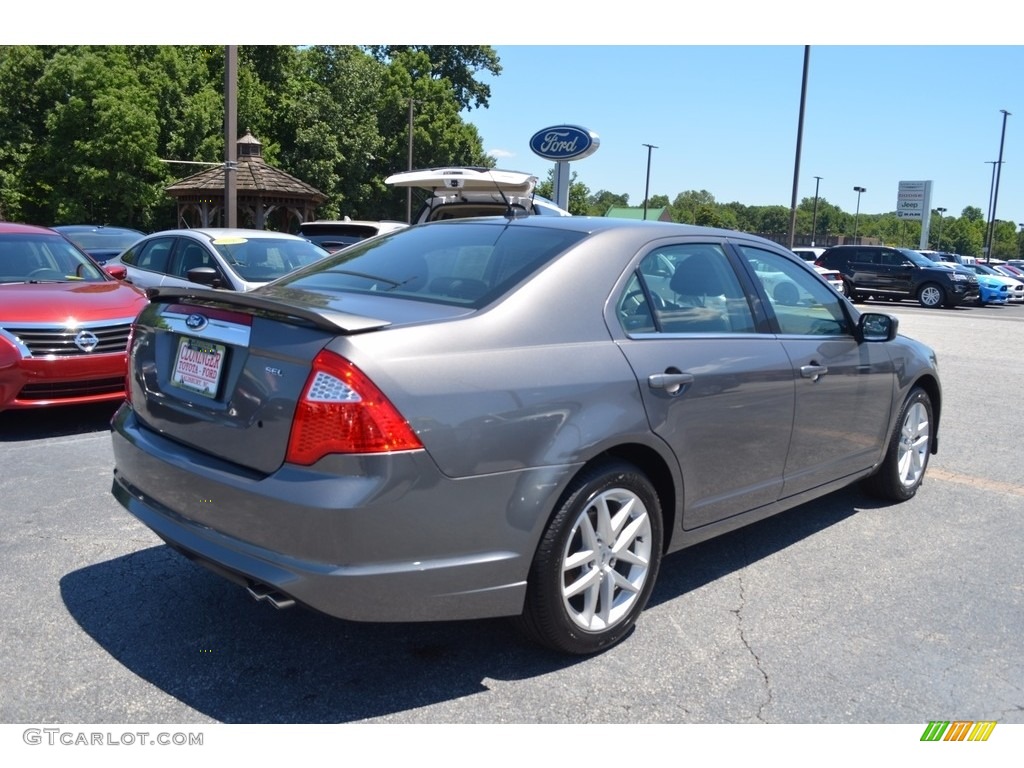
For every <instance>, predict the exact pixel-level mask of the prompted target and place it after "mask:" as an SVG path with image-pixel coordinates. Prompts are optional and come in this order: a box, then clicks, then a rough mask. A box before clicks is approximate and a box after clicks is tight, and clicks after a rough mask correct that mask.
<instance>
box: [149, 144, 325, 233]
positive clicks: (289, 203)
mask: <svg viewBox="0 0 1024 768" xmlns="http://www.w3.org/2000/svg"><path fill="white" fill-rule="evenodd" d="M237 146H238V169H237V171H236V172H235V173H236V180H235V189H236V194H237V200H238V226H240V227H251V228H254V229H266V228H267V224H268V223H272V224H273V225H274V226H273V229H276V230H279V231H282V232H292V231H294V230H295V229H297V227H298V224H299V223H301V222H303V221H310V220H312V219H315V218H316V215H315V213H316V208H317V206H318V205H320V204H321V203H323V202H324V200H326V199H327V196H326V195H325V194H323V193H322V192H321V191H320V190H318V189H316V188H315V187H312V186H310V185H309V184H307V183H306V182H304V181H300V180H299V179H296V178H295V177H294V176H290V175H288V174H287V173H285V172H284V171H282V170H280V169H279V168H274V167H273V166H270V165H267V163H266V161H265V160H264V159H263V145H262V144H261V143H260V142H259V141H257V140H256V138H255V137H254V136H253V135H252V133H250V132H248V131H246V134H245V136H243V137H242V138H240V139H239V140H238V145H237ZM167 193H168V194H169V195H170V196H171V197H173V198H174V199H175V200H176V201H177V203H178V223H179V224H180V225H182V226H190V227H217V226H226V223H227V218H226V217H225V216H224V166H223V165H218V166H216V167H214V168H208V169H207V170H205V171H200V172H199V173H196V174H193V175H192V176H188V177H187V178H184V179H182V180H181V181H179V182H176V183H175V184H172V185H171V186H169V187H167ZM293 222H294V225H293Z"/></svg>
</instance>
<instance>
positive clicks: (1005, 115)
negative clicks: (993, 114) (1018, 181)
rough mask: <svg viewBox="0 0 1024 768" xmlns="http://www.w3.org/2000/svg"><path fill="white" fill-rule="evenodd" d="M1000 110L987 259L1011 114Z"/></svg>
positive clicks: (994, 223)
mask: <svg viewBox="0 0 1024 768" xmlns="http://www.w3.org/2000/svg"><path fill="white" fill-rule="evenodd" d="M999 111H1000V112H1002V113H1003V132H1002V135H1001V136H1000V138H999V159H998V160H997V161H996V165H995V170H996V181H995V185H994V186H993V192H992V216H991V218H989V221H988V243H987V244H986V245H987V248H986V249H985V259H986V261H991V260H992V236H993V235H994V234H995V230H996V203H997V202H998V201H999V176H1000V175H1001V173H1002V170H1003V144H1005V143H1006V118H1008V117H1009V116H1010V113H1009V112H1007V111H1006V110H1005V109H1001V110H999Z"/></svg>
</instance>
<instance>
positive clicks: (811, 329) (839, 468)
mask: <svg viewBox="0 0 1024 768" xmlns="http://www.w3.org/2000/svg"><path fill="white" fill-rule="evenodd" d="M737 251H738V253H739V254H740V255H741V256H742V257H743V258H744V259H745V260H746V261H747V262H748V263H749V264H750V265H751V272H752V274H753V275H754V276H755V278H756V279H760V275H761V274H764V273H765V269H764V265H771V267H772V269H773V270H776V271H778V272H782V273H783V274H785V276H786V277H787V278H788V280H789V281H791V283H792V284H793V285H794V286H795V288H796V297H795V300H788V301H786V302H780V301H777V300H776V299H775V298H774V297H773V294H772V292H770V291H769V290H767V288H768V286H763V290H764V294H765V298H766V300H767V302H768V303H767V306H768V307H769V308H770V315H771V323H772V326H773V332H774V337H775V338H776V339H777V340H778V341H779V343H781V344H782V346H783V348H784V349H785V352H786V355H787V357H788V359H789V361H790V363H791V369H792V371H793V382H792V383H793V391H794V397H795V409H794V415H793V436H792V440H791V442H790V445H789V451H788V455H787V457H786V466H785V471H784V476H785V484H784V487H783V490H782V495H783V496H791V495H794V494H797V493H801V492H802V491H806V490H809V489H811V488H815V487H817V486H819V485H823V484H825V483H828V482H831V481H833V480H836V479H838V478H842V477H846V476H848V475H850V474H853V473H856V472H859V471H862V470H864V469H867V468H868V467H870V466H871V465H872V464H873V463H874V461H875V460H876V459H877V458H878V455H879V450H880V447H881V446H882V445H883V444H884V443H885V440H886V437H887V432H888V425H889V418H890V409H891V402H892V392H893V387H894V386H895V381H894V377H895V369H894V365H893V363H892V359H891V357H890V355H889V352H888V350H887V348H886V345H885V344H866V343H858V341H857V339H856V338H855V336H854V334H853V330H854V323H853V318H852V315H851V313H850V312H849V311H848V310H847V306H846V304H845V302H844V300H843V299H842V298H840V297H839V296H838V295H837V294H836V293H835V292H834V291H832V290H830V289H829V287H828V286H827V285H826V284H825V283H824V281H822V280H821V279H820V277H819V276H818V275H816V274H812V273H810V272H808V271H807V270H806V269H804V268H803V266H802V265H801V264H799V263H797V262H795V261H794V260H792V259H789V258H787V257H786V256H784V255H782V254H779V253H775V252H774V251H769V250H767V249H764V248H759V247H753V246H750V245H745V244H738V245H737ZM755 264H756V265H759V266H760V267H761V269H760V271H755V270H754V269H753V266H754V265H755ZM776 292H777V291H776Z"/></svg>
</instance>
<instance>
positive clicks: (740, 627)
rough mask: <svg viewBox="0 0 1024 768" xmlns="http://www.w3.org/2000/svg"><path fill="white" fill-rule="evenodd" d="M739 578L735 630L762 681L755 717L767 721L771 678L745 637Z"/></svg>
mask: <svg viewBox="0 0 1024 768" xmlns="http://www.w3.org/2000/svg"><path fill="white" fill-rule="evenodd" d="M738 579H739V607H738V608H736V609H734V610H733V611H732V613H733V614H734V615H735V616H736V630H737V633H738V634H739V637H740V642H741V643H743V647H744V648H746V649H747V653H749V654H750V657H751V658H752V659H753V660H754V666H755V667H756V669H757V671H758V672H759V673H760V675H761V679H762V680H763V681H764V701H762V703H761V704H760V706H758V708H757V714H756V717H757V719H758V721H759V722H762V723H764V722H767V721H766V720H765V718H764V712H765V710H766V709H767V708H768V706H769V705H770V704H771V703H772V686H771V680H770V679H769V677H768V672H767V671H765V668H764V666H763V665H762V663H761V658H760V657H759V656H758V655H757V652H756V651H755V650H754V647H753V646H752V645H751V644H750V639H749V638H748V637H747V630H746V627H745V626H744V608H745V607H746V600H747V596H746V585H745V584H744V581H743V576H742V575H740V576H739V577H738Z"/></svg>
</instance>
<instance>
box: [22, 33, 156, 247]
mask: <svg viewBox="0 0 1024 768" xmlns="http://www.w3.org/2000/svg"><path fill="white" fill-rule="evenodd" d="M35 86H36V88H37V89H38V91H39V94H40V103H45V104H49V105H52V106H50V107H49V108H48V110H47V111H46V113H45V116H44V125H45V133H44V134H43V135H42V136H41V137H40V140H39V141H38V142H37V143H36V144H35V146H34V147H33V150H32V152H31V153H30V155H29V157H28V161H27V172H28V174H29V176H30V186H29V188H30V189H31V190H32V192H33V200H32V201H31V202H30V203H29V204H28V205H26V206H25V208H24V213H25V214H26V215H27V216H28V218H29V219H30V220H35V221H41V222H46V223H68V222H76V221H87V222H100V223H108V222H114V223H121V224H125V225H126V226H134V227H140V226H141V227H145V226H147V225H148V223H149V218H150V216H149V213H150V212H151V210H152V208H153V206H154V205H155V204H156V202H157V200H158V198H159V197H160V196H161V195H162V194H163V193H162V186H163V182H164V179H165V169H164V168H163V167H162V166H161V164H160V162H159V160H158V156H157V146H158V144H157V141H158V136H159V123H158V119H157V113H158V111H159V109H158V107H159V105H158V102H157V100H156V97H155V95H154V94H153V93H152V92H151V91H150V90H149V89H148V88H147V87H146V86H145V84H144V83H143V82H142V81H141V80H140V79H139V70H138V68H137V67H136V66H135V62H134V61H133V59H132V56H131V51H130V50H128V49H125V48H122V47H116V46H113V47H109V46H106V47H105V46H96V47H89V48H69V49H65V50H61V51H58V52H57V53H56V54H55V55H54V56H53V58H52V59H51V60H50V61H49V62H48V64H47V66H46V69H45V71H44V72H43V73H42V75H41V76H40V77H39V78H38V80H37V81H36V83H35Z"/></svg>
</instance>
